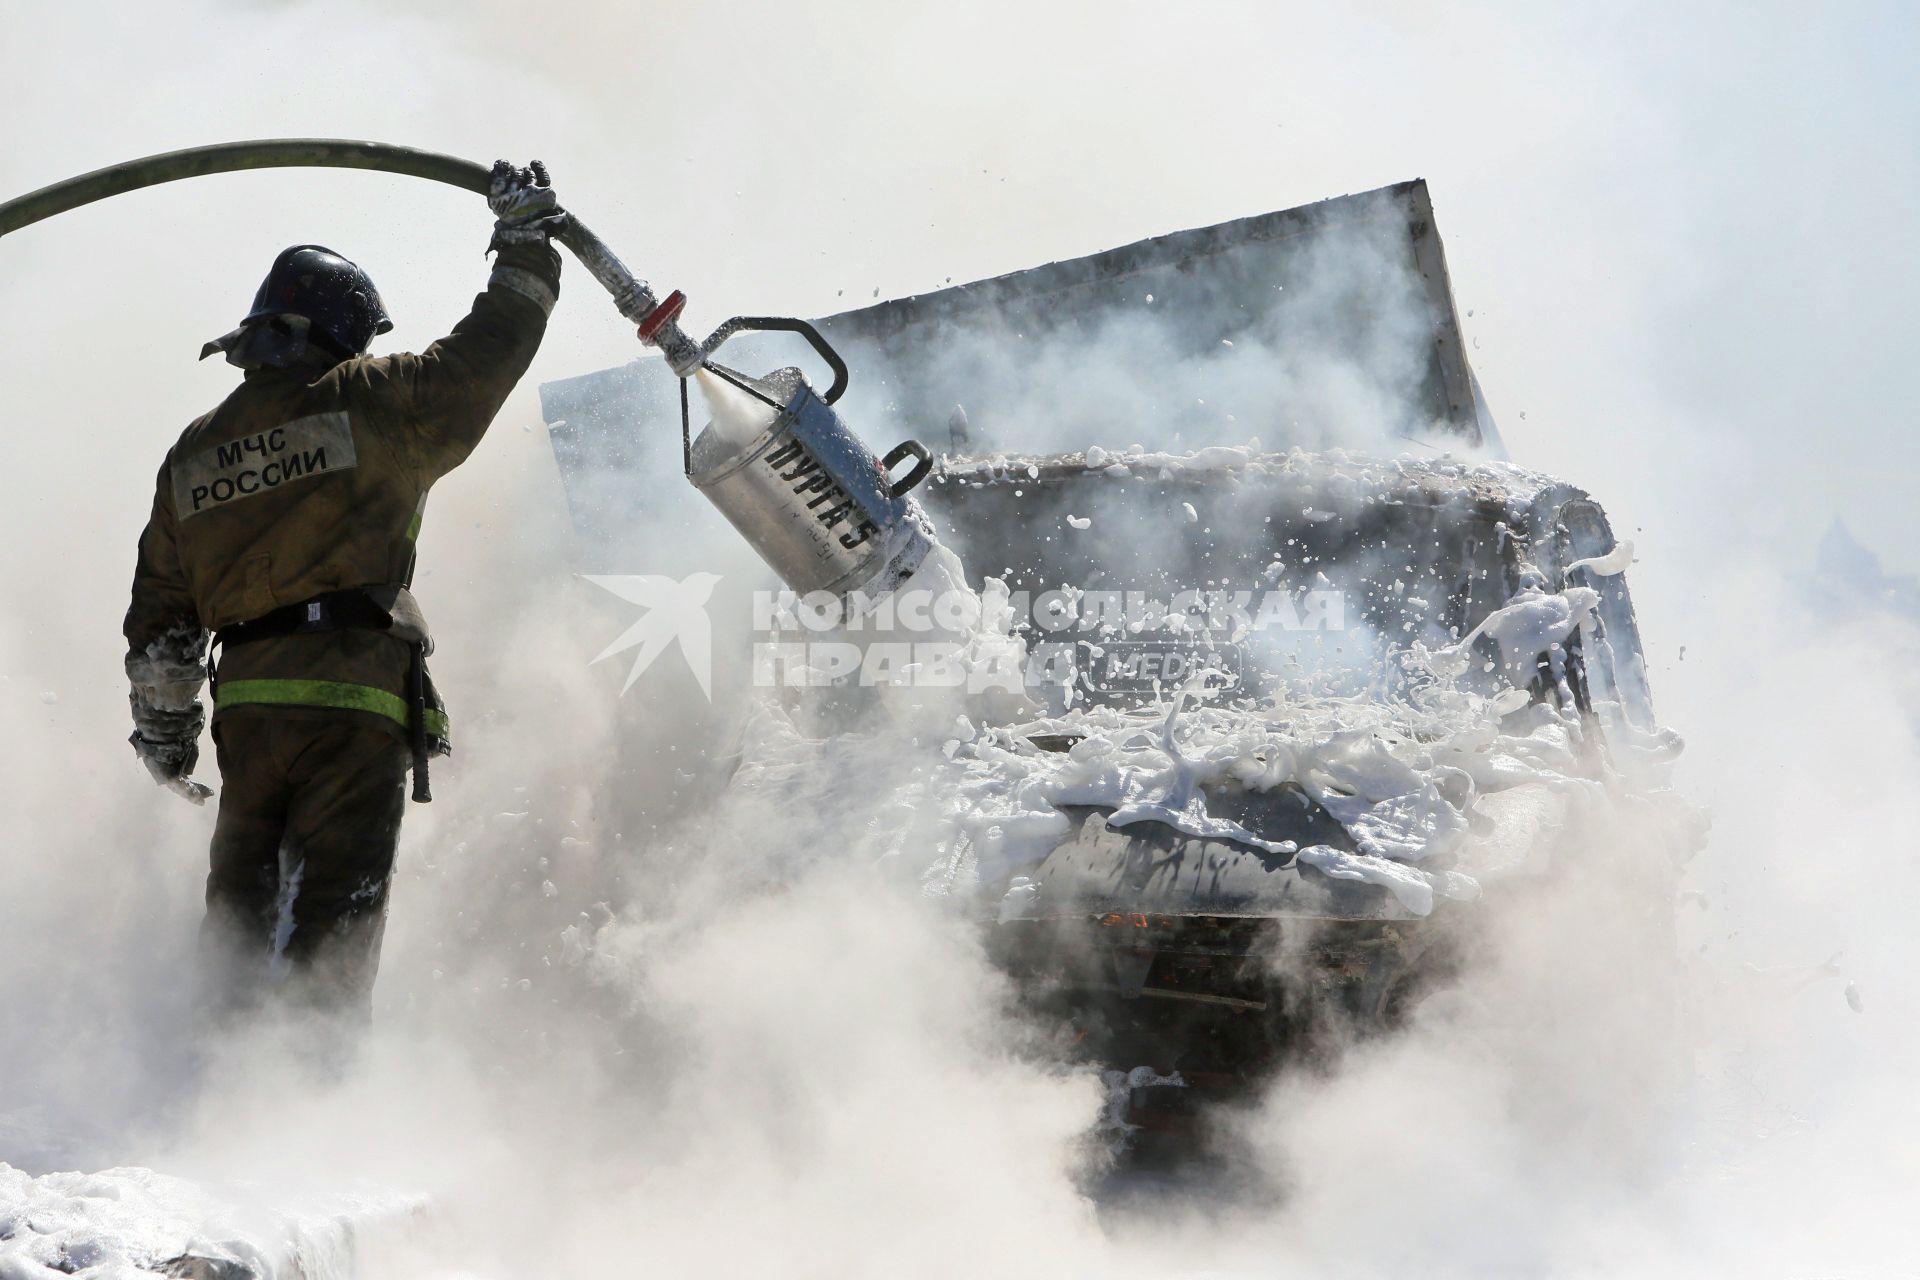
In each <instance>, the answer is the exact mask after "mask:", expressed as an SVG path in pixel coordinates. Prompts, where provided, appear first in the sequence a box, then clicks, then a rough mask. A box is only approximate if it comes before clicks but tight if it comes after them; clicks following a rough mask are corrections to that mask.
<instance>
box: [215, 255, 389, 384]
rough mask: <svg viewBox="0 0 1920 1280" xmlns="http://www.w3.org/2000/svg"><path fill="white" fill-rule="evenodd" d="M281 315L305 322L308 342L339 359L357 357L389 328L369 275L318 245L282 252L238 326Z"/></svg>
mask: <svg viewBox="0 0 1920 1280" xmlns="http://www.w3.org/2000/svg"><path fill="white" fill-rule="evenodd" d="M284 315H296V316H304V317H306V319H307V323H308V329H307V332H308V336H309V338H311V339H317V340H318V341H319V343H320V345H322V346H324V347H327V348H329V349H331V350H332V351H333V353H334V354H335V355H337V356H339V357H341V358H342V359H350V358H351V357H353V356H357V355H359V354H360V353H361V352H363V351H365V350H366V349H367V344H368V343H369V342H371V341H373V336H374V335H375V334H377V333H385V332H387V331H388V330H389V329H391V328H393V321H391V320H389V319H388V318H387V309H386V307H385V306H384V305H382V303H381V301H380V291H379V290H378V289H375V288H374V287H373V280H372V279H371V278H370V277H369V276H368V275H367V273H366V272H364V271H362V270H361V269H360V268H359V267H358V266H356V265H355V264H354V263H352V262H349V261H347V259H345V258H343V257H341V256H340V255H339V254H337V253H335V252H334V251H333V250H331V249H328V248H324V247H323V246H321V245H317V244H297V245H294V246H293V247H292V248H290V249H283V250H281V251H280V256H279V257H277V258H275V259H274V260H273V269H272V270H271V271H269V272H267V278H266V279H265V280H263V281H261V283H260V291H259V292H258V293H256V294H254V295H253V310H251V311H249V312H248V313H247V318H246V319H245V320H242V321H241V322H240V323H241V326H242V327H243V328H244V327H245V326H247V325H249V324H252V323H254V322H255V321H258V320H265V319H268V318H269V317H272V316H284Z"/></svg>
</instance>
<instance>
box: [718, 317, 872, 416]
mask: <svg viewBox="0 0 1920 1280" xmlns="http://www.w3.org/2000/svg"><path fill="white" fill-rule="evenodd" d="M765 331H772V332H780V333H797V334H799V335H800V336H801V337H803V338H805V339H806V340H807V345H808V346H810V347H812V348H813V349H814V352H815V353H816V354H817V355H819V357H820V358H821V359H822V360H824V361H826V362H827V367H828V368H829V369H832V370H833V385H832V386H830V387H828V388H827V389H826V390H825V391H823V392H821V393H820V398H821V399H822V400H824V401H826V402H827V403H828V404H832V403H833V402H834V401H836V400H838V399H839V398H840V397H841V396H843V395H845V394H846V391H847V362H846V361H845V360H842V359H841V358H840V353H839V352H838V351H835V350H834V349H833V347H832V346H831V345H830V344H829V343H828V342H827V340H826V338H824V337H822V336H821V333H820V331H819V330H818V329H816V328H814V327H813V326H812V325H810V324H808V323H807V322H806V321H805V320H796V319H794V318H793V317H791V316H735V317H734V318H733V319H731V320H729V321H727V322H726V323H725V324H723V325H721V326H720V327H719V328H718V329H715V330H714V331H713V334H712V336H710V337H709V338H708V339H707V340H706V341H705V342H703V343H701V344H700V353H701V355H702V356H707V357H710V356H712V355H713V353H714V352H715V351H717V350H718V349H719V348H720V344H722V343H723V342H725V341H726V340H727V339H728V338H731V337H733V335H734V334H736V333H759V332H765Z"/></svg>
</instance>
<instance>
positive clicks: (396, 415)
mask: <svg viewBox="0 0 1920 1280" xmlns="http://www.w3.org/2000/svg"><path fill="white" fill-rule="evenodd" d="M487 204H488V206H489V207H490V208H491V209H492V210H493V212H494V214H495V222H494V228H493V239H492V241H491V242H490V243H489V244H488V246H487V248H488V251H489V252H494V253H496V254H497V256H496V257H495V259H494V266H493V272H492V274H491V275H490V276H489V277H488V279H487V288H486V291H485V292H484V293H482V294H480V296H479V297H477V298H475V299H474V303H473V309H472V310H471V311H469V312H468V313H467V315H466V316H465V317H464V318H463V319H462V320H461V321H460V322H459V323H458V324H456V325H454V326H453V331H452V332H451V333H449V334H448V335H447V336H446V337H444V338H441V339H439V340H438V341H436V342H434V343H432V344H430V345H429V346H428V347H427V348H426V349H425V350H424V351H421V352H419V353H417V354H412V353H401V354H397V355H391V356H385V357H381V358H379V359H371V360H362V361H359V362H357V364H356V365H355V366H354V367H353V369H352V371H351V373H350V374H349V388H350V391H351V393H352V394H354V395H355V397H356V398H359V399H362V400H363V401H364V402H366V403H367V404H368V407H369V408H371V409H373V410H374V412H373V413H372V414H370V415H369V416H370V417H371V418H372V419H373V420H376V421H383V422H397V423H400V424H402V425H401V426H400V428H399V430H398V432H397V433H396V436H395V438H394V439H393V444H394V446H395V448H396V449H397V450H398V451H399V452H400V453H401V454H402V456H404V457H406V458H407V459H408V460H409V461H410V462H411V463H412V464H413V465H414V466H415V467H416V468H418V470H419V472H420V475H421V483H422V487H423V488H424V487H425V486H427V485H430V484H432V483H433V482H434V481H435V480H437V479H439V478H440V477H441V476H443V475H445V474H446V473H447V472H449V471H451V470H452V469H453V468H455V467H457V466H459V465H460V464H461V463H462V462H464V461H466V459H467V456H468V455H469V454H471V453H472V452H473V450H474V447H475V446H476V445H478V444H479V443H480V438H481V437H482V436H483V435H485V434H486V430H487V427H488V425H489V424H490V423H491V422H492V421H493V418H494V415H495V414H497V413H498V412H499V411H500V406H501V404H502V403H504V402H505V400H506V398H507V395H508V394H509V393H510V392H511V391H512V390H513V387H514V384H515V383H517V382H518V381H519V380H520V378H521V376H522V375H523V374H525V373H526V371H527V367H528V365H530V364H532V362H533V356H534V352H535V351H536V350H538V349H539V346H540V340H541V338H542V337H543V336H544V335H545V333H546V327H547V317H548V315H549V314H551V312H552V311H553V306H554V302H555V301H556V300H557V299H558V297H559V294H560V255H559V254H558V253H556V252H555V251H554V250H553V248H552V247H551V246H550V245H549V244H548V240H549V239H550V238H551V237H552V236H553V235H554V234H556V233H557V232H559V231H560V230H561V229H562V228H564V227H565V226H566V222H567V214H566V213H565V212H564V211H563V210H562V209H561V208H560V206H559V203H558V202H557V200H556V198H555V196H554V192H553V188H552V186H551V185H550V183H549V181H548V178H547V172H546V169H545V168H544V167H543V166H542V165H541V164H540V163H539V162H538V161H535V162H534V163H533V165H531V166H530V167H528V168H525V169H515V168H514V167H513V166H512V165H509V164H508V163H507V162H506V161H504V160H502V161H500V162H498V163H496V164H495V165H494V168H493V192H492V194H491V195H490V196H489V197H488V199H487Z"/></svg>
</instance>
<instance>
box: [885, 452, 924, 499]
mask: <svg viewBox="0 0 1920 1280" xmlns="http://www.w3.org/2000/svg"><path fill="white" fill-rule="evenodd" d="M909 456H911V457H913V458H917V459H918V461H917V462H915V463H914V467H913V470H911V471H909V472H907V474H906V475H904V476H902V477H900V478H899V479H898V480H895V481H893V483H892V484H891V485H889V486H888V488H887V496H888V497H889V498H901V497H905V496H906V495H907V493H909V492H910V491H911V490H912V489H913V488H914V487H915V486H916V485H918V484H919V483H920V482H921V481H922V480H925V479H926V478H927V473H928V472H930V471H932V470H933V455H932V454H930V453H928V452H927V446H925V445H923V444H921V443H920V442H919V441H918V440H902V441H901V442H900V443H899V444H897V445H895V446H893V448H891V449H889V450H887V456H886V457H884V458H882V459H880V466H881V468H882V469H883V470H885V471H886V472H887V473H888V474H889V475H891V474H892V473H893V469H894V468H895V467H897V466H899V465H900V460H901V459H902V458H905V457H909Z"/></svg>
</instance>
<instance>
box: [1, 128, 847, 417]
mask: <svg viewBox="0 0 1920 1280" xmlns="http://www.w3.org/2000/svg"><path fill="white" fill-rule="evenodd" d="M299 168H319V169H372V170H375V171H377V172H380V173H399V174H405V175H407V176H408V177H413V178H425V179H427V180H428V181H430V182H444V183H447V184H448V185H449V186H455V187H461V188H463V189H465V190H467V191H472V192H475V193H477V194H479V195H485V194H487V184H488V181H489V178H490V176H491V170H490V169H489V168H488V166H486V165H483V164H475V163H474V162H473V161H471V160H462V159H459V158H458V157H456V156H444V155H440V154H438V153H436V152H432V151H416V150H414V149H413V148H412V147H396V146H392V145H390V144H388V143H385V142H355V141H351V140H348V139H344V138H264V139H257V140H255V141H252V142H221V143H216V144H214V145H213V146H210V147H189V148H187V149H186V150H185V151H166V152H162V153H161V154H159V155H156V156H145V157H143V158H141V159H139V160H128V161H125V162H124V163H121V164H115V165H108V166H107V167H106V168H104V169H95V170H94V171H93V172H92V173H83V174H81V175H80V176H79V177H77V178H68V179H67V180H66V181H65V182H56V183H54V184H53V185H52V186H49V187H42V188H40V189H39V190H38V191H32V192H29V193H27V194H26V195H24V196H21V197H19V198H18V199H14V200H9V201H7V202H6V203H5V204H0V236H5V235H7V234H9V233H11V232H14V231H18V230H20V228H22V227H27V226H31V225H33V224H34V223H36V222H39V221H41V220H43V219H45V218H51V217H53V216H54V215H55V214H57V213H65V212H66V211H67V210H69V209H77V208H79V207H80V206H81V205H86V204H92V203H93V202H94V201H96V200H104V199H106V198H107V197H108V196H117V195H121V194H123V193H125V192H128V191H138V190H140V189H141V188H142V187H152V186H157V185H159V184H160V183H162V182H177V181H178V180H180V179H181V178H198V177H202V176H204V175H207V174H213V173H233V172H235V171H237V170H241V169H299ZM557 238H558V239H559V241H560V243H561V244H564V245H566V246H567V248H568V249H569V250H571V251H572V252H573V256H574V257H576V258H578V259H579V260H580V265H581V266H583V267H585V268H586V269H587V271H588V272H589V273H591V274H592V276H593V278H594V279H595V280H598V281H599V282H600V285H601V287H602V288H604V289H605V290H606V291H607V292H608V293H610V294H612V295H613V305H614V306H615V307H617V308H618V309H619V311H620V314H621V315H623V316H625V317H626V318H627V319H628V320H630V321H632V322H633V323H634V324H635V325H637V326H639V331H640V338H641V340H642V341H643V342H646V343H648V344H649V345H651V346H654V347H658V348H659V349H660V352H661V354H662V355H664V356H665V357H666V359H667V363H668V364H669V365H670V366H671V367H672V369H673V371H674V373H676V374H677V375H679V376H680V377H681V378H686V377H689V376H691V375H692V373H693V371H694V370H695V369H698V368H700V367H701V366H703V365H705V364H706V362H707V358H708V357H709V356H711V355H712V354H713V352H714V350H715V349H716V348H718V347H719V346H720V344H721V343H723V342H725V341H726V340H727V339H728V338H730V337H732V336H733V335H734V334H736V333H744V332H750V331H752V330H756V329H767V328H782V329H787V330H791V331H792V332H795V333H798V334H800V336H802V337H803V338H805V339H806V340H807V342H808V344H809V345H810V346H812V347H813V349H814V350H815V351H816V352H818V353H819V355H820V357H821V358H822V359H823V360H825V361H826V362H827V364H828V366H829V367H830V368H831V369H832V370H833V373H834V384H833V387H832V388H831V389H830V390H829V391H828V392H827V393H826V394H825V395H824V396H823V397H822V399H824V400H825V401H826V402H827V403H828V404H832V403H833V402H834V401H835V400H837V399H839V398H840V392H841V391H842V390H844V389H845V387H846V383H847V366H846V364H845V363H844V362H843V361H842V360H841V359H840V356H839V354H838V353H836V352H835V351H834V350H833V348H832V347H830V346H828V345H827V342H826V339H824V338H822V337H821V336H820V334H819V332H818V331H817V330H815V329H814V327H813V326H812V325H810V324H808V323H807V322H806V321H804V320H788V319H779V320H770V319H767V318H764V317H748V316H736V317H735V318H734V319H732V320H729V321H727V322H726V323H725V324H723V325H721V326H720V327H719V328H718V329H716V330H715V331H714V333H713V334H712V336H711V337H709V338H708V339H707V340H706V341H705V342H700V343H696V342H695V341H694V340H693V339H692V338H689V337H688V336H687V335H686V333H685V331H683V330H682V329H681V328H680V323H679V317H680V311H681V309H682V308H683V307H685V306H686V302H687V299H686V295H685V294H682V293H680V292H678V291H675V292H673V293H671V294H668V295H667V297H666V299H665V300H664V301H662V300H661V299H658V298H656V297H654V294H653V290H652V289H651V288H650V287H648V285H647V282H646V281H645V280H642V279H640V278H639V277H638V276H635V275H634V274H633V273H632V272H631V271H629V270H627V267H626V264H625V263H623V262H621V261H620V259H619V258H618V257H617V256H616V255H615V254H614V252H613V250H611V249H609V248H607V246H606V243H605V242H604V241H603V240H601V239H600V237H599V236H596V235H595V234H593V232H591V231H589V230H588V229H587V227H586V224H584V223H582V222H581V221H580V219H579V218H577V217H571V216H570V217H569V222H568V226H567V229H566V230H565V231H563V232H561V233H560V235H559V236H558V237H557Z"/></svg>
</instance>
